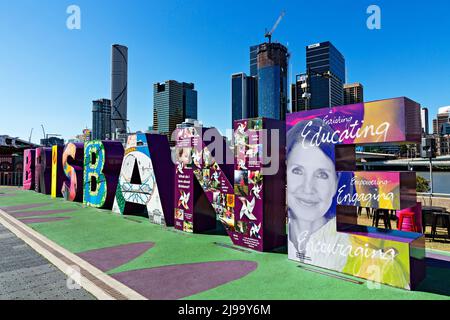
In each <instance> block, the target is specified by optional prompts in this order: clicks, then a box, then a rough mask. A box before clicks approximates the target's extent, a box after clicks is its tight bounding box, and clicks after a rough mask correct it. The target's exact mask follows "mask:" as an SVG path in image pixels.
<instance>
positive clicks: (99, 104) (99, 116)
mask: <svg viewBox="0 0 450 320" xmlns="http://www.w3.org/2000/svg"><path fill="white" fill-rule="evenodd" d="M92 139H93V140H107V139H111V100H109V99H99V100H94V101H92Z"/></svg>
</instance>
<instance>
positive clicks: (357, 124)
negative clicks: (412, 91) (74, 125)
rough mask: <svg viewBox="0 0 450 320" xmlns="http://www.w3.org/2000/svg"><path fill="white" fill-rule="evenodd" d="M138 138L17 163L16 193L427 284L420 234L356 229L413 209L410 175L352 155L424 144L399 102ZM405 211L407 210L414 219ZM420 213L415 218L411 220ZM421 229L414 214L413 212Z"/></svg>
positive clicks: (379, 277) (386, 280) (403, 283)
mask: <svg viewBox="0 0 450 320" xmlns="http://www.w3.org/2000/svg"><path fill="white" fill-rule="evenodd" d="M233 129H234V130H233V147H230V146H229V144H228V143H227V142H226V139H224V138H223V137H222V136H221V135H220V133H219V132H218V131H217V130H216V129H215V128H204V127H195V126H192V127H185V128H178V129H176V130H175V132H174V134H173V137H172V139H173V140H174V141H175V147H174V148H173V149H172V150H171V149H170V146H169V143H168V140H167V138H166V137H165V136H163V135H159V134H145V133H138V134H134V135H130V136H129V137H128V141H127V144H126V146H125V148H124V147H123V146H122V144H121V143H120V142H116V141H88V142H86V143H84V144H83V143H68V144H66V145H65V146H63V147H62V146H54V147H53V148H46V147H41V148H37V149H29V150H26V151H25V154H24V178H23V179H24V181H23V188H24V189H27V190H34V191H36V192H39V193H43V194H48V195H51V197H63V198H64V199H65V200H67V201H76V202H83V203H84V204H85V205H87V206H91V207H96V208H101V209H107V210H112V211H113V212H114V213H116V214H120V215H140V216H145V217H147V218H148V219H149V221H150V222H151V223H155V224H159V225H163V226H167V227H173V228H174V229H176V230H179V232H193V233H203V232H207V231H211V230H214V229H216V230H217V229H221V230H222V231H223V232H224V233H226V234H227V235H228V236H229V237H230V239H231V241H232V243H233V244H234V245H236V246H240V247H245V248H248V249H252V250H256V251H272V250H274V249H276V248H280V247H287V257H288V258H289V259H290V260H294V261H298V262H300V263H303V264H308V265H313V266H317V267H321V268H326V269H330V270H334V271H338V272H342V273H345V274H349V275H352V276H356V277H360V278H363V279H368V280H373V281H375V282H379V283H383V284H387V285H390V286H394V287H399V288H403V289H407V290H413V289H414V288H415V287H417V285H418V284H419V283H420V282H421V281H422V280H423V279H424V277H425V238H424V235H423V234H421V233H416V232H406V231H401V230H380V229H378V228H375V227H366V226H361V225H358V223H357V208H359V207H366V208H373V209H377V210H389V211H391V212H392V211H399V210H405V209H408V208H414V207H416V204H417V203H416V193H415V192H416V191H415V183H416V182H415V181H416V180H415V173H414V172H367V171H363V172H361V171H357V169H356V153H355V147H356V146H363V145H370V144H387V143H419V141H420V105H419V104H417V103H415V102H414V101H412V100H410V99H408V98H404V97H403V98H395V99H387V100H380V101H375V102H368V103H359V104H353V105H347V106H340V107H333V108H325V109H317V110H308V111H302V112H297V113H291V114H288V115H287V119H286V121H279V120H273V119H267V118H254V119H243V120H237V121H235V122H234V128H233ZM411 210H412V209H411ZM416 212H417V210H416ZM416 221H418V222H419V223H420V221H421V214H420V212H417V216H416Z"/></svg>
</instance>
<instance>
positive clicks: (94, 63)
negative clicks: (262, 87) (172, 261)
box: [0, 0, 450, 142]
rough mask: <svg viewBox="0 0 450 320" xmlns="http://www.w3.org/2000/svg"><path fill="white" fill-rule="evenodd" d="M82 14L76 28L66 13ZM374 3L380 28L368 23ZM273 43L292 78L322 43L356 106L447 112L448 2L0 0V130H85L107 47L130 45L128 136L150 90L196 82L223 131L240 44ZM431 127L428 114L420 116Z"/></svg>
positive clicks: (240, 64)
mask: <svg viewBox="0 0 450 320" xmlns="http://www.w3.org/2000/svg"><path fill="white" fill-rule="evenodd" d="M71 4H75V5H78V6H79V7H80V8H81V30H69V29H67V28H66V19H67V17H68V14H67V13H66V8H67V7H68V6H69V5H71ZM371 4H377V5H379V6H380V8H381V10H382V12H381V18H382V20H381V23H382V28H381V30H369V29H367V27H366V19H367V17H368V15H367V14H366V9H367V7H368V6H369V5H371ZM283 9H284V10H285V12H286V15H285V17H284V19H283V21H282V22H281V23H280V25H279V27H278V29H277V30H276V31H275V33H274V36H273V40H276V41H279V42H281V43H283V44H285V45H288V48H289V50H290V52H291V66H290V70H289V72H290V78H291V79H292V78H293V76H294V75H295V74H296V73H299V72H302V71H304V67H305V46H306V45H308V44H312V43H316V42H320V41H326V40H330V41H332V42H333V43H334V45H335V46H336V47H337V48H338V49H339V50H340V51H341V52H342V53H343V55H344V56H345V58H346V65H347V75H348V79H347V80H348V82H361V83H363V85H364V86H365V100H366V101H371V100H377V99H384V98H393V97H398V96H407V97H409V98H411V99H413V100H415V101H417V102H419V103H420V104H421V105H422V106H427V107H429V109H430V118H433V117H434V116H435V114H436V112H437V109H438V107H441V106H445V105H450V39H449V38H450V24H449V23H448V15H449V14H450V3H449V2H448V1H446V0H441V1H439V0H430V1H427V2H423V1H420V2H419V1H406V0H405V1H392V0H391V1H378V0H371V1H365V0H341V1H331V0H330V1H326V0H322V1H310V0H309V1H303V0H292V1H280V0H266V1H263V0H260V1H253V0H251V1H244V0H241V1H238V0H228V1H225V0H215V1H211V0H192V1H189V0H164V1H161V0H160V1H153V0H148V1H136V0H133V1H131V0H129V1H123V0H95V1H92V0H71V1H63V0H58V1H56V0H40V1H34V0H27V1H25V0H17V1H9V0H0V40H1V48H0V70H1V76H0V97H1V100H0V114H1V119H2V121H1V124H0V134H9V135H12V136H18V137H21V138H24V139H28V136H29V134H30V130H31V128H34V132H33V138H32V141H35V142H38V141H39V139H40V138H42V130H41V128H40V126H41V124H43V125H44V127H45V130H46V132H47V133H59V134H62V135H63V137H64V138H66V139H67V138H70V137H73V136H75V135H76V134H79V133H81V130H82V129H83V128H85V127H86V126H87V127H91V126H92V124H91V123H92V120H91V108H92V100H94V99H98V98H103V97H105V98H109V96H110V51H111V45H112V44H113V43H120V44H124V45H127V46H128V47H129V70H128V74H129V80H128V82H129V91H128V117H129V120H130V122H129V127H130V128H131V130H132V131H136V130H145V129H146V128H147V127H148V126H149V125H151V124H152V112H153V106H152V104H153V92H152V84H153V83H155V82H159V81H164V80H167V79H175V80H178V81H186V82H194V83H195V85H196V88H197V90H198V100H199V102H198V116H199V119H200V120H202V121H203V123H204V124H205V125H210V126H216V127H218V128H219V129H220V130H221V131H222V132H224V130H225V129H226V128H227V127H228V124H229V123H230V121H231V106H230V105H231V89H230V84H231V80H230V76H231V74H232V73H234V72H239V71H244V72H247V73H248V72H249V70H248V69H249V52H248V50H249V48H248V47H249V46H250V45H252V44H257V43H261V42H263V41H264V40H265V39H264V31H265V28H269V29H270V28H271V26H272V25H273V23H274V22H275V20H276V19H277V17H278V15H279V13H280V12H281V10H283ZM430 122H431V119H430Z"/></svg>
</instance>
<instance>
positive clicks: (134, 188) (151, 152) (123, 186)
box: [113, 133, 174, 226]
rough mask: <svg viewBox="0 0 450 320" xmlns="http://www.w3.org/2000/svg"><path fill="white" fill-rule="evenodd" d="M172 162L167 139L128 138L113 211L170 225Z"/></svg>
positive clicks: (146, 135) (150, 135) (136, 135)
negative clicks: (140, 216) (141, 216)
mask: <svg viewBox="0 0 450 320" xmlns="http://www.w3.org/2000/svg"><path fill="white" fill-rule="evenodd" d="M173 182H174V180H173V163H172V160H171V158H170V147H169V142H168V141H167V137H166V136H163V135H158V134H144V133H139V134H135V135H131V136H129V137H128V141H127V147H126V149H125V156H124V158H123V162H122V168H121V171H120V176H119V182H118V185H117V191H116V197H115V200H114V205H113V211H114V212H117V213H121V214H135V215H144V216H146V217H148V218H149V219H150V222H152V223H156V224H161V225H167V226H173V220H174V217H173Z"/></svg>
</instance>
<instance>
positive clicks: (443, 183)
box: [417, 171, 450, 194]
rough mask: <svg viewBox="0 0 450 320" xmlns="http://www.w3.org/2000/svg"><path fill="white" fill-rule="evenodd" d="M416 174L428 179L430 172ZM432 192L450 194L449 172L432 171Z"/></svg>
mask: <svg viewBox="0 0 450 320" xmlns="http://www.w3.org/2000/svg"><path fill="white" fill-rule="evenodd" d="M417 175H419V176H421V177H423V178H425V179H427V180H428V181H429V180H430V172H417ZM433 192H435V193H448V194H450V172H449V171H447V172H433Z"/></svg>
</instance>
